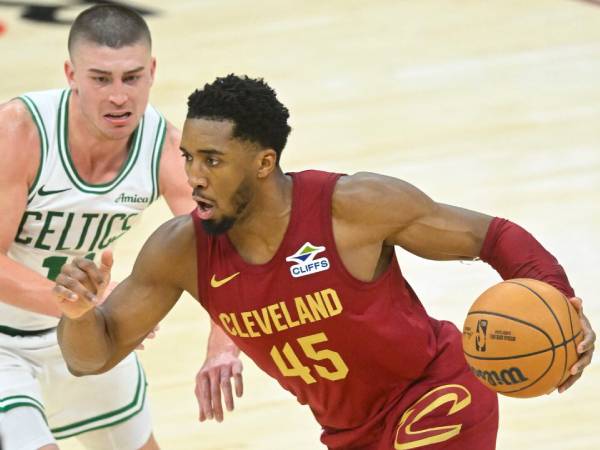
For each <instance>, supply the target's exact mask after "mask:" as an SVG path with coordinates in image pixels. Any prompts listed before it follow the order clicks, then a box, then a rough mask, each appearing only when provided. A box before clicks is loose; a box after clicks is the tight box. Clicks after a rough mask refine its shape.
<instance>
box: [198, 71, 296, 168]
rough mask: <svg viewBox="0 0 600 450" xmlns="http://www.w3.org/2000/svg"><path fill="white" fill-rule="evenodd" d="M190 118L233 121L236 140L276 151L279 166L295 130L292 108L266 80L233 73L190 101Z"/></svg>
mask: <svg viewBox="0 0 600 450" xmlns="http://www.w3.org/2000/svg"><path fill="white" fill-rule="evenodd" d="M187 117H188V119H201V118H205V119H210V120H230V121H232V122H233V124H234V127H233V133H232V137H235V138H238V139H242V140H248V141H250V142H254V143H257V144H259V145H260V146H262V147H263V148H272V149H273V150H275V152H276V153H277V163H279V159H280V157H281V152H282V151H283V148H284V147H285V144H286V142H287V138H288V135H289V134H290V131H291V130H292V129H291V128H290V126H289V125H288V123H287V120H288V118H289V117H290V114H289V112H288V109H287V108H286V107H285V106H284V105H283V104H282V103H281V102H280V101H279V100H278V99H277V93H276V92H275V91H274V90H273V89H272V88H271V87H270V86H269V85H268V84H267V83H265V82H264V80H263V79H262V78H258V79H254V78H249V77H247V76H246V75H243V76H238V75H234V74H229V75H227V76H226V77H221V78H217V79H216V80H215V81H213V82H212V83H209V84H205V85H204V88H202V89H198V90H196V91H194V93H192V95H190V96H189V98H188V113H187Z"/></svg>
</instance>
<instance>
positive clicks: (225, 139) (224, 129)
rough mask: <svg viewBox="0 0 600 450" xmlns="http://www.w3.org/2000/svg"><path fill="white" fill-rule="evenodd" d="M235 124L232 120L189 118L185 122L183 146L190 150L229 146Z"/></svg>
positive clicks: (182, 137) (182, 138)
mask: <svg viewBox="0 0 600 450" xmlns="http://www.w3.org/2000/svg"><path fill="white" fill-rule="evenodd" d="M234 126H235V124H234V123H233V122H232V121H230V120H222V119H208V118H187V119H186V120H185V122H184V124H183V131H182V135H181V147H182V148H184V149H186V150H188V151H193V150H197V149H200V148H209V147H210V148H224V147H227V145H228V143H230V141H231V140H232V136H233V129H234Z"/></svg>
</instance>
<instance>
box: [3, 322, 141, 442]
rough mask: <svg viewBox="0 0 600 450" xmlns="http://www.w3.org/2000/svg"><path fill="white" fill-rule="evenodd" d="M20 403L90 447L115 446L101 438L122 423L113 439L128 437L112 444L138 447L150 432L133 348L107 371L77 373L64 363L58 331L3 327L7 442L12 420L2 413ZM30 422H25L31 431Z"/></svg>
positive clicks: (59, 435)
mask: <svg viewBox="0 0 600 450" xmlns="http://www.w3.org/2000/svg"><path fill="white" fill-rule="evenodd" d="M20 407H29V408H32V409H33V410H35V411H37V412H38V413H39V414H41V416H42V417H43V418H44V420H45V422H46V423H47V426H48V428H49V429H50V431H51V432H52V435H53V436H54V438H55V439H64V438H68V437H72V436H79V435H81V436H80V437H81V441H83V442H84V444H85V445H86V447H88V448H99V449H104V448H113V447H108V446H107V445H106V443H100V442H101V441H104V440H106V437H105V436H103V435H104V434H106V433H110V432H112V431H114V430H116V429H118V430H119V433H117V435H114V433H113V435H112V436H111V437H110V439H109V440H111V441H113V440H115V439H121V440H124V441H126V442H115V443H114V444H115V447H114V448H118V449H119V450H135V449H138V448H139V447H141V446H142V445H143V444H144V443H145V442H146V441H147V440H148V438H149V437H150V434H151V432H152V424H151V420H150V414H149V412H148V406H147V401H146V378H145V375H144V371H143V369H142V367H141V365H140V363H139V362H138V360H137V357H136V356H135V353H132V354H130V355H129V356H127V357H126V358H125V359H124V360H123V361H121V362H120V363H119V364H118V365H117V366H116V367H114V368H113V369H111V370H110V371H108V372H106V373H104V374H101V375H90V376H85V377H75V376H73V375H71V374H70V373H69V371H68V369H67V367H66V364H65V362H64V360H63V358H62V355H61V353H60V348H59V346H58V344H57V341H56V333H55V332H50V333H48V334H45V335H42V336H27V337H19V336H15V337H13V336H7V335H4V334H1V333H0V434H1V435H3V439H4V441H5V442H6V441H8V440H9V437H7V436H6V430H3V428H5V426H4V425H3V423H4V422H9V421H8V420H4V419H7V418H8V417H9V414H10V411H11V410H15V409H16V408H20ZM3 416H6V417H4V418H3ZM19 427H21V424H19ZM32 428H35V426H34V425H32ZM32 428H28V426H27V424H23V425H22V429H24V430H27V433H28V434H30V433H31V431H32ZM11 429H12V428H11ZM94 430H98V432H95V431H94ZM101 430H105V431H106V433H103V432H102V431H101ZM82 433H85V434H82ZM94 436H97V437H98V438H97V439H98V442H96V443H94ZM49 443H50V442H49Z"/></svg>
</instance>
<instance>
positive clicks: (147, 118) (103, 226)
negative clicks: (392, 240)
mask: <svg viewBox="0 0 600 450" xmlns="http://www.w3.org/2000/svg"><path fill="white" fill-rule="evenodd" d="M69 54H70V60H69V61H67V62H66V63H65V74H66V76H67V80H68V83H69V86H70V89H63V90H51V91H43V92H33V93H29V94H25V95H21V96H20V97H18V98H17V99H13V100H12V101H10V102H8V103H6V104H4V105H0V152H1V153H2V155H3V158H2V160H3V162H2V164H1V165H0V210H2V215H1V216H0V437H1V441H2V444H0V445H3V446H4V447H3V448H4V449H5V450H37V449H44V450H50V449H57V448H58V447H57V444H56V439H62V438H68V437H72V436H77V437H78V438H79V439H80V441H81V442H82V443H83V444H84V446H85V447H86V448H90V449H98V450H109V449H115V450H116V449H118V450H135V449H140V448H142V449H157V448H158V445H157V443H156V441H155V440H154V437H153V436H152V425H151V420H150V415H149V407H148V403H147V401H146V380H145V375H144V372H143V370H142V368H141V366H140V363H139V361H138V360H137V358H136V356H135V354H134V353H131V354H130V355H129V356H128V357H127V358H126V359H125V360H124V361H123V362H122V363H121V364H119V365H118V366H117V367H115V368H114V369H113V370H111V371H110V372H108V373H106V374H103V375H98V376H92V377H83V378H77V377H75V376H73V375H71V374H70V373H68V371H67V368H66V365H65V363H64V360H63V359H62V355H61V353H60V349H59V347H58V345H57V342H56V325H57V323H58V318H59V317H60V315H61V313H60V310H59V308H58V307H57V305H56V303H55V302H54V301H53V300H52V293H51V289H52V286H53V283H52V281H51V280H53V279H54V278H55V277H56V276H57V275H58V273H59V272H60V268H61V266H62V265H63V264H64V263H65V262H66V261H67V260H68V259H69V258H71V257H73V256H83V257H86V258H90V259H93V258H95V257H96V256H97V255H99V253H100V252H101V251H103V250H104V249H106V248H109V247H110V246H111V245H112V244H113V242H114V241H115V240H117V239H118V238H119V237H120V236H122V235H123V234H124V233H125V232H126V231H128V230H129V229H130V228H131V227H132V225H133V224H134V223H135V221H136V219H137V218H138V216H139V214H140V213H141V212H142V211H143V210H144V209H145V208H146V207H147V206H149V205H150V203H152V202H153V201H154V200H156V199H157V198H158V197H159V195H164V197H165V199H166V201H167V203H168V205H169V207H170V209H171V211H172V212H173V213H174V214H185V213H188V212H189V211H190V210H192V209H193V208H194V207H195V203H194V202H193V200H192V198H191V191H190V187H189V186H188V185H187V183H186V182H185V177H184V176H183V175H184V169H183V162H182V161H181V157H180V152H179V141H180V133H179V131H178V130H176V129H175V128H174V127H173V126H172V125H171V124H170V123H168V122H167V121H166V120H165V119H164V118H163V117H162V116H161V114H160V113H159V112H158V111H157V110H156V109H154V108H153V107H152V106H151V105H149V104H148V96H149V92H150V87H151V85H152V82H153V78H154V71H155V67H156V62H155V60H154V58H153V57H152V56H151V37H150V32H149V30H148V27H147V25H146V23H145V22H144V20H143V19H142V18H141V17H140V16H139V15H138V14H137V13H135V12H133V11H131V10H129V9H127V8H123V7H118V6H110V5H101V6H94V7H92V8H89V9H87V10H86V11H84V12H83V13H81V14H80V15H79V16H78V17H77V19H76V20H75V22H74V24H73V26H72V28H71V32H70V35H69ZM211 343H213V344H214V345H212V347H211ZM228 344H229V342H228V339H227V338H226V337H224V335H223V334H222V333H221V332H219V331H217V330H213V332H212V333H211V341H210V342H209V359H207V361H206V362H205V364H204V366H203V369H202V371H201V375H202V376H203V377H204V378H206V382H207V383H208V384H207V389H208V390H209V392H210V390H211V389H212V390H213V392H219V383H222V384H223V387H224V388H225V389H224V393H223V395H224V397H225V402H226V405H227V406H228V408H229V409H231V407H232V397H231V385H230V384H229V379H230V377H231V376H234V377H235V379H236V391H237V393H238V395H241V363H240V362H239V360H238V359H237V352H238V351H237V349H236V348H235V346H232V345H228ZM221 346H225V347H227V349H228V350H227V351H225V350H224V351H221V350H220V349H221ZM210 357H213V358H212V359H211V358H210ZM224 380H225V381H224ZM215 383H216V386H215ZM227 387H229V389H228V390H227V389H226V388H227ZM217 397H218V398H217ZM212 401H213V403H212V404H211V405H214V407H213V408H210V411H208V412H207V415H208V416H209V418H210V417H212V416H213V415H214V417H216V418H217V419H218V420H220V419H222V408H221V404H220V401H221V399H220V394H219V395H218V396H216V395H213V398H212Z"/></svg>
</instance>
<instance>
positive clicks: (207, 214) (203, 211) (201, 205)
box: [196, 199, 214, 220]
mask: <svg viewBox="0 0 600 450" xmlns="http://www.w3.org/2000/svg"><path fill="white" fill-rule="evenodd" d="M196 203H197V204H198V215H199V216H200V218H201V219H202V220H208V219H210V218H211V217H212V216H213V210H214V205H213V204H211V203H208V202H205V201H204V200H198V199H196Z"/></svg>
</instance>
